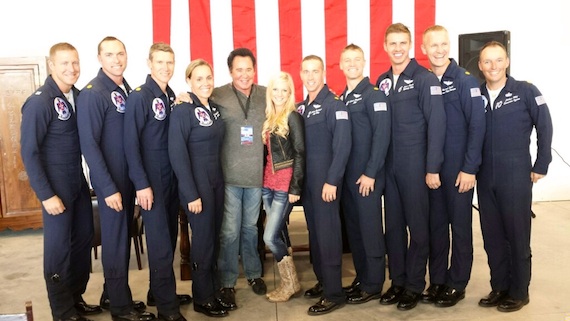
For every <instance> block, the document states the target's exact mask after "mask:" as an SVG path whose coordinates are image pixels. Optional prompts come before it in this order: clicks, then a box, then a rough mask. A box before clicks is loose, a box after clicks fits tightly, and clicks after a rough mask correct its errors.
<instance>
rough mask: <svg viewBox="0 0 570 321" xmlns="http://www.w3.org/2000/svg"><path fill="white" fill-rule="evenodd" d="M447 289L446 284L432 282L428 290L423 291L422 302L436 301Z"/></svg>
mask: <svg viewBox="0 0 570 321" xmlns="http://www.w3.org/2000/svg"><path fill="white" fill-rule="evenodd" d="M444 290H445V285H443V284H431V285H430V286H429V287H428V288H427V290H425V291H424V292H422V296H421V298H422V302H423V303H434V302H435V298H437V297H438V296H439V295H440V294H441V293H443V291H444Z"/></svg>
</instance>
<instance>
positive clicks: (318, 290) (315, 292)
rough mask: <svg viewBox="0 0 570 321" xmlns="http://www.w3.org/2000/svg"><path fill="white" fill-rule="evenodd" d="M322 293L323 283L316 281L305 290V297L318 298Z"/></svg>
mask: <svg viewBox="0 0 570 321" xmlns="http://www.w3.org/2000/svg"><path fill="white" fill-rule="evenodd" d="M321 295H323V285H322V284H321V282H317V284H315V286H313V287H312V288H310V289H308V290H307V291H305V298H320V297H321Z"/></svg>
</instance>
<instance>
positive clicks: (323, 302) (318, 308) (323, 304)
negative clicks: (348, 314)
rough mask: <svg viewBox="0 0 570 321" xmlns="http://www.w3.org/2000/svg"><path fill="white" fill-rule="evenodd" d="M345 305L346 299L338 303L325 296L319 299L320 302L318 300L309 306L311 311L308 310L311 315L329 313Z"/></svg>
mask: <svg viewBox="0 0 570 321" xmlns="http://www.w3.org/2000/svg"><path fill="white" fill-rule="evenodd" d="M343 306H344V301H343V302H340V303H336V302H331V301H329V300H327V299H325V298H321V299H320V300H319V302H317V303H316V304H315V305H312V306H311V307H310V308H309V311H307V313H308V314H309V315H321V314H327V313H329V312H332V311H334V310H336V309H340V308H342V307H343Z"/></svg>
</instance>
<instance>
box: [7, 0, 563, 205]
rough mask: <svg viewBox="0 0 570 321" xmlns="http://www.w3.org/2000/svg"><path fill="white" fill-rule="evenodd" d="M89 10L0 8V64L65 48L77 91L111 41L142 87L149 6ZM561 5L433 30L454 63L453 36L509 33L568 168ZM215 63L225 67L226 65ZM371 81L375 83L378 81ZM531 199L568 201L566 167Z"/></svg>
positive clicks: (480, 12) (545, 0)
mask: <svg viewBox="0 0 570 321" xmlns="http://www.w3.org/2000/svg"><path fill="white" fill-rule="evenodd" d="M265 1H273V2H275V1H277V0H265ZM371 1H373V0H371ZM397 1H398V2H397V3H398V6H395V9H394V10H397V8H398V7H400V6H401V5H400V3H402V2H403V1H404V2H410V1H411V0H397ZM173 2H174V1H173ZM229 2H230V1H226V2H225V3H229ZM93 3H94V2H87V1H77V0H76V1H72V0H50V1H41V0H18V1H16V0H10V1H2V2H1V3H0V12H2V13H3V14H2V16H3V17H2V19H0V30H1V33H0V42H1V43H2V46H0V57H21V56H46V55H47V54H48V50H49V47H50V46H51V45H52V44H54V43H56V42H61V41H65V42H69V43H71V44H73V45H74V46H75V47H76V48H77V49H78V51H79V54H80V58H81V70H82V75H81V77H80V78H79V81H78V83H77V86H78V88H82V87H83V86H84V85H85V84H86V82H87V81H89V80H90V79H91V78H93V77H94V76H95V73H96V71H97V70H98V68H99V64H98V62H97V57H96V56H97V48H96V46H97V43H98V42H99V41H100V40H101V39H102V38H103V37H105V36H108V35H113V36H116V37H118V38H119V39H121V40H122V41H123V42H125V44H126V45H127V49H128V54H129V68H128V69H127V71H126V72H125V75H126V77H127V79H128V80H129V82H130V83H131V85H132V86H137V85H139V84H140V83H142V82H144V79H145V78H144V77H145V76H146V74H147V73H148V69H147V66H146V57H147V54H148V48H149V46H150V44H151V43H152V23H151V21H152V15H151V8H152V5H151V3H152V0H119V1H117V0H98V1H96V2H95V3H96V5H94V4H93ZM563 4H564V3H563V0H542V1H540V2H536V1H530V0H504V1H497V0H478V1H453V0H437V4H436V23H438V24H441V25H444V26H445V27H447V29H448V30H449V31H450V34H451V39H452V48H453V49H452V53H451V56H452V57H455V58H456V59H457V60H458V48H457V36H458V35H459V34H463V33H475V32H485V31H497V30H509V31H510V32H511V74H512V75H513V76H514V77H515V78H516V79H520V80H528V81H531V82H533V83H534V84H536V85H537V86H538V88H539V89H540V90H541V91H542V93H543V95H544V96H545V98H546V100H547V102H548V105H549V107H550V111H551V114H552V117H553V122H554V140H553V144H552V147H553V148H554V149H556V151H558V153H560V155H561V156H562V157H563V158H564V159H565V160H566V162H568V163H570V143H568V140H569V139H570V108H568V101H569V100H568V98H567V97H568V93H567V92H566V90H568V89H566V88H563V84H566V83H567V80H566V77H567V76H568V75H569V74H570V67H569V64H568V62H567V61H566V60H565V57H566V56H567V54H568V53H570V37H569V36H568V32H569V31H570V19H568V13H569V12H568V10H565V7H563ZM404 7H405V6H404ZM408 16H409V18H406V17H408ZM394 17H395V18H394V19H396V17H398V19H404V20H399V21H401V22H404V23H405V24H407V25H411V24H413V22H412V21H407V20H406V19H413V16H412V15H406V13H405V12H400V13H395V14H394ZM173 19H175V18H174V17H173ZM174 49H175V51H176V48H174ZM224 59H225V57H224ZM370 59H373V57H372V58H370ZM187 63H188V61H185V59H184V58H183V57H181V56H180V55H177V69H176V72H175V75H174V78H173V82H171V86H172V87H173V89H174V90H175V92H180V91H185V90H186V87H185V86H184V83H183V81H180V80H176V81H174V79H178V78H179V79H183V78H184V76H183V74H184V68H185V66H186V65H187ZM214 63H219V64H225V61H221V62H218V61H215V62H214ZM266 63H267V62H266ZM276 64H277V68H278V63H276ZM370 76H371V78H372V79H375V78H376V77H377V76H378V75H370ZM259 78H260V79H264V78H266V75H261V74H260V75H259ZM227 81H228V77H227V75H225V77H218V76H217V75H216V85H220V84H223V83H225V82H227ZM533 143H534V142H533ZM534 200H535V201H544V200H570V165H568V164H565V163H564V162H563V161H562V159H561V158H560V157H559V156H558V155H557V154H556V152H554V151H553V162H552V164H551V166H550V170H549V173H548V176H547V177H546V178H544V179H543V180H542V181H540V182H539V183H538V184H537V185H535V187H534Z"/></svg>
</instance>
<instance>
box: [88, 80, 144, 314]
mask: <svg viewBox="0 0 570 321" xmlns="http://www.w3.org/2000/svg"><path fill="white" fill-rule="evenodd" d="M123 85H124V87H125V90H126V92H125V90H124V89H122V88H121V87H120V86H118V85H117V84H115V82H114V81H113V80H111V79H110V78H109V77H108V76H107V75H106V74H105V73H104V72H103V70H102V69H99V72H98V73H97V76H96V77H95V78H94V79H92V80H91V81H90V82H89V83H88V84H87V86H85V88H83V90H82V91H81V95H79V99H78V102H77V106H78V108H77V122H78V124H79V126H78V127H79V138H80V143H81V151H82V152H83V155H84V157H85V160H86V162H87V164H88V165H89V173H90V174H91V175H90V177H91V184H92V185H93V189H94V190H95V194H96V195H97V203H98V208H99V218H100V221H101V245H102V262H103V273H104V275H105V287H104V294H103V296H106V297H109V300H110V302H111V307H110V309H111V313H112V314H115V315H124V314H127V313H128V312H130V311H132V309H133V307H132V297H131V290H130V288H129V259H130V254H131V243H130V233H129V231H130V230H129V227H130V226H131V224H132V221H133V212H134V204H135V198H134V187H133V184H132V183H131V181H130V179H129V173H128V168H127V160H126V158H125V151H124V148H123V139H122V136H123V131H124V129H123V128H124V125H123V124H124V117H125V107H126V101H127V95H128V94H129V92H130V91H131V87H130V86H129V84H128V83H127V82H126V80H123ZM117 192H119V193H121V198H122V201H123V210H122V211H121V212H117V211H115V210H114V209H112V208H110V207H109V206H107V204H106V203H105V198H107V197H109V196H111V195H113V194H115V193H117Z"/></svg>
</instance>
